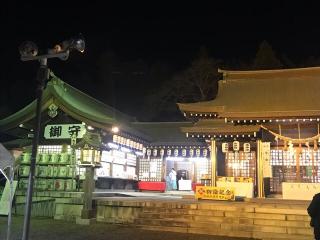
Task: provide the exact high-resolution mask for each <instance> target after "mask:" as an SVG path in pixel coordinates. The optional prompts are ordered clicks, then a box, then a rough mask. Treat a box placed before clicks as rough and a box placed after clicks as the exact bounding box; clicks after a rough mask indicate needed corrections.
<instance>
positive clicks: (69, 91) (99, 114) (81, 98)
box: [0, 75, 134, 131]
mask: <svg viewBox="0 0 320 240" xmlns="http://www.w3.org/2000/svg"><path fill="white" fill-rule="evenodd" d="M52 103H54V104H55V105H57V106H58V107H59V108H60V109H61V110H63V111H64V112H65V113H67V114H68V115H70V116H71V117H73V118H75V119H77V120H79V121H83V122H86V123H88V124H90V125H92V126H94V127H99V128H102V129H104V128H105V129H109V128H110V126H111V125H113V124H117V125H118V126H119V127H120V128H122V129H124V128H126V126H127V123H128V122H130V121H133V120H134V119H133V118H132V117H129V116H127V115H125V114H124V113H121V112H119V111H118V110H116V109H114V108H112V107H110V106H107V105H106V104H104V103H102V102H100V101H98V100H96V99H94V98H92V97H90V96H89V95H87V94H85V93H83V92H81V91H80V90H78V89H76V88H74V87H72V86H70V85H69V84H67V83H65V82H63V81H62V80H61V79H59V78H57V77H56V76H54V75H53V77H52V79H51V80H50V81H49V82H48V84H47V87H46V89H45V90H44V92H43V98H42V105H41V109H42V111H44V110H46V109H47V108H48V106H50V104H52ZM35 112H36V100H34V101H33V102H32V103H30V104H29V105H27V106H26V107H24V108H23V109H21V110H19V111H18V112H16V113H14V114H12V115H10V116H8V117H6V118H4V119H1V120H0V131H6V130H9V129H12V128H15V127H17V126H19V124H21V123H23V122H27V121H29V120H31V119H33V118H34V117H35ZM122 123H123V126H122V125H121V124H122Z"/></svg>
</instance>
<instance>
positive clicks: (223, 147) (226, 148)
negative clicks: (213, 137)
mask: <svg viewBox="0 0 320 240" xmlns="http://www.w3.org/2000/svg"><path fill="white" fill-rule="evenodd" d="M228 151H229V144H228V143H222V152H223V153H226V152H228Z"/></svg>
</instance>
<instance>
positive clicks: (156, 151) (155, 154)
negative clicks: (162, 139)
mask: <svg viewBox="0 0 320 240" xmlns="http://www.w3.org/2000/svg"><path fill="white" fill-rule="evenodd" d="M157 155H158V150H157V149H153V156H154V157H156V156H157Z"/></svg>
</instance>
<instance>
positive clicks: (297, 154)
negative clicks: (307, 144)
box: [296, 143, 302, 182]
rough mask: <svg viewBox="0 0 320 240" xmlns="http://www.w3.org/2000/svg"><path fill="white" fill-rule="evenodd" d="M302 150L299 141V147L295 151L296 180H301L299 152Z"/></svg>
mask: <svg viewBox="0 0 320 240" xmlns="http://www.w3.org/2000/svg"><path fill="white" fill-rule="evenodd" d="M301 152H302V146H301V143H299V148H298V149H297V151H296V167H297V171H296V176H297V177H296V180H297V182H301V175H300V153H301Z"/></svg>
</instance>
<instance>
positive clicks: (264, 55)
mask: <svg viewBox="0 0 320 240" xmlns="http://www.w3.org/2000/svg"><path fill="white" fill-rule="evenodd" d="M282 67H283V64H282V63H281V61H280V60H279V59H278V58H277V57H276V54H275V52H274V51H273V49H272V47H271V45H270V44H269V43H268V42H267V41H263V42H262V43H261V44H260V46H259V49H258V51H257V54H256V57H255V59H254V61H253V69H257V70H259V69H279V68H282Z"/></svg>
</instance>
